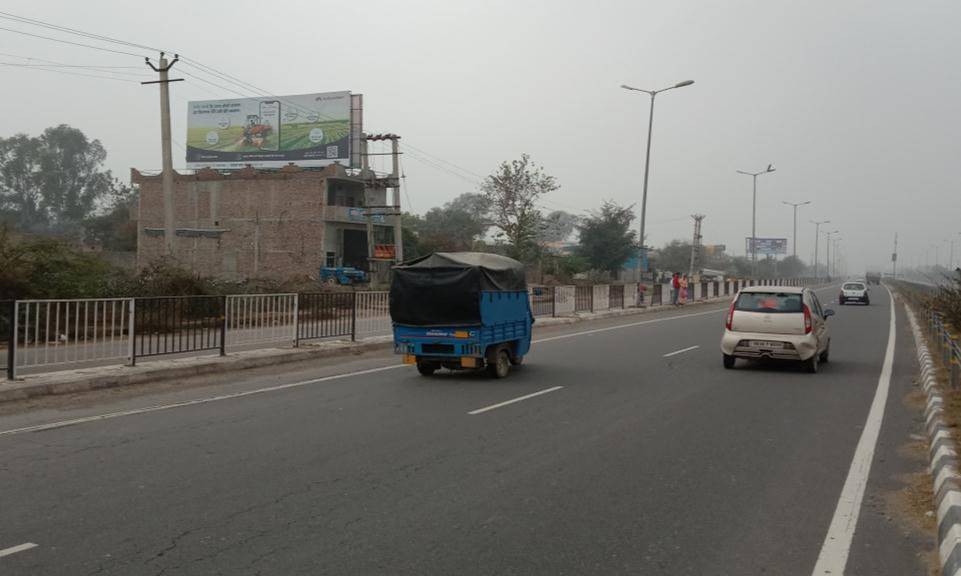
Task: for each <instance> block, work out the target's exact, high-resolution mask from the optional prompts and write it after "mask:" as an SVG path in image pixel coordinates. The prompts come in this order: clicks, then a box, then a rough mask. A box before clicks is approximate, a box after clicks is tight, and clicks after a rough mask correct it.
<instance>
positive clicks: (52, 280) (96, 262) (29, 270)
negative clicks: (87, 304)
mask: <svg viewBox="0 0 961 576" xmlns="http://www.w3.org/2000/svg"><path fill="white" fill-rule="evenodd" d="M122 280H123V272H121V271H120V270H118V269H116V268H114V267H112V266H110V265H109V264H107V263H106V262H104V261H103V260H101V259H100V258H98V257H97V256H96V255H94V254H89V253H85V252H80V251H78V250H75V249H74V248H72V247H71V246H70V245H69V244H67V243H66V242H63V241H61V240H56V239H50V238H27V237H22V238H20V237H18V238H15V237H14V236H13V234H11V233H10V232H9V231H8V230H7V229H6V228H3V229H0V299H4V300H13V299H21V300H23V299H29V298H97V297H105V296H110V295H113V294H112V293H113V292H114V291H115V290H116V287H117V285H118V284H119V283H121V282H122Z"/></svg>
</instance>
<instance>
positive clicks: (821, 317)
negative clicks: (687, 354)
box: [721, 286, 834, 372]
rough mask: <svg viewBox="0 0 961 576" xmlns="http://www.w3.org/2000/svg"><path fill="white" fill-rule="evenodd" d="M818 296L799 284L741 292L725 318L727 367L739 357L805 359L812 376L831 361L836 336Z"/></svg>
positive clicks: (830, 312) (723, 341) (723, 342)
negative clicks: (832, 333) (829, 326)
mask: <svg viewBox="0 0 961 576" xmlns="http://www.w3.org/2000/svg"><path fill="white" fill-rule="evenodd" d="M833 315H834V310H831V309H830V308H827V309H825V308H822V307H821V303H820V302H819V301H818V298H817V295H815V293H814V292H813V291H811V290H808V289H807V288H799V287H796V286H751V287H749V288H745V289H743V290H741V291H740V292H738V293H737V296H735V297H734V301H733V302H731V308H730V310H728V313H727V318H726V319H725V329H724V336H722V337H721V352H722V353H723V354H724V367H725V368H734V363H735V362H736V361H737V359H738V358H773V359H778V360H799V361H801V362H804V363H805V367H806V368H807V370H808V372H817V371H818V367H819V365H820V363H821V362H827V361H828V355H829V354H830V350H831V336H830V334H828V327H827V322H826V321H827V319H828V318H829V317H831V316H833Z"/></svg>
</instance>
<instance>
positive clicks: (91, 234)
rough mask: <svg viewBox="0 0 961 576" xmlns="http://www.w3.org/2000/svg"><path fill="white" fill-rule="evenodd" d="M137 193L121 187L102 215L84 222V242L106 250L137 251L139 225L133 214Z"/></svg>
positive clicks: (127, 187)
mask: <svg viewBox="0 0 961 576" xmlns="http://www.w3.org/2000/svg"><path fill="white" fill-rule="evenodd" d="M136 202H137V193H136V192H134V191H133V190H132V189H131V188H130V187H129V186H125V185H119V186H118V187H117V188H116V190H115V191H114V193H113V194H112V197H111V198H110V200H109V203H108V204H107V205H106V206H105V208H104V209H103V210H102V211H101V212H102V213H101V214H96V215H94V216H90V217H89V218H87V219H86V220H84V221H83V228H84V241H85V242H86V243H88V244H96V245H99V246H101V247H103V248H104V249H106V250H113V251H118V252H132V251H134V250H136V249H137V224H136V222H135V221H134V218H133V214H132V213H131V212H132V210H133V208H134V206H135V205H136Z"/></svg>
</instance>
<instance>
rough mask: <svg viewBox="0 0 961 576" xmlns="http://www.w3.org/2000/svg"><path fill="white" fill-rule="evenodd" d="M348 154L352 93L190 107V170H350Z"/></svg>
mask: <svg viewBox="0 0 961 576" xmlns="http://www.w3.org/2000/svg"><path fill="white" fill-rule="evenodd" d="M350 148H351V94H350V92H326V93H322V94H300V95H295V96H266V97H263V98H237V99H232V100H202V101H194V102H189V103H188V105H187V168H194V169H196V168H204V167H210V168H216V169H233V168H243V167H244V166H246V165H248V164H249V165H251V166H253V167H255V168H280V167H283V166H286V165H287V164H288V163H290V162H293V163H294V164H297V165H298V166H304V167H315V166H326V165H328V164H333V163H334V162H340V163H341V164H343V165H345V166H347V165H349V164H350V161H351V155H350V152H351V150H350Z"/></svg>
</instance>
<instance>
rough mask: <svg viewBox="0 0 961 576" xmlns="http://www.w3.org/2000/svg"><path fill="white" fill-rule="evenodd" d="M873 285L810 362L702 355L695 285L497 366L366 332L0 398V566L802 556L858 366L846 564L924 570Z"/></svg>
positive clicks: (714, 319) (716, 313)
mask: <svg viewBox="0 0 961 576" xmlns="http://www.w3.org/2000/svg"><path fill="white" fill-rule="evenodd" d="M834 291H835V289H833V288H832V289H830V290H826V291H823V292H822V293H821V294H822V301H824V302H829V301H831V299H832V298H831V296H833V295H834ZM872 296H873V303H872V306H870V307H856V306H845V307H837V306H834V307H835V308H836V309H837V312H838V314H837V316H836V317H834V318H831V319H830V320H829V322H830V324H831V329H832V333H833V345H832V351H831V362H830V363H829V364H826V365H823V366H822V371H821V373H819V374H816V375H811V374H807V373H804V372H803V371H801V370H800V369H799V368H797V367H794V366H770V365H749V364H740V363H739V365H738V368H737V369H736V370H733V371H729V370H724V369H723V368H722V366H721V354H720V351H719V349H718V344H719V338H720V335H721V332H722V330H723V326H722V321H723V314H724V311H725V310H726V306H725V307H720V306H716V305H712V306H691V307H688V308H684V309H680V310H677V311H669V312H665V313H661V314H650V315H643V316H635V317H631V318H621V319H616V320H608V321H601V322H592V323H581V324H576V325H571V326H565V327H555V328H550V329H544V330H540V331H538V334H537V336H536V338H537V339H539V340H540V341H538V342H537V343H535V344H534V348H533V349H532V352H531V354H530V355H529V356H528V358H527V362H526V363H525V365H524V366H523V367H522V368H521V369H519V370H517V371H516V372H515V373H513V374H512V375H511V377H510V378H508V379H505V380H490V379H488V378H487V377H485V376H483V375H476V374H447V373H445V374H439V375H437V376H435V377H433V378H425V377H421V376H419V375H418V374H417V372H416V370H414V369H413V368H410V367H403V366H398V360H397V358H396V357H392V356H389V355H387V354H383V353H378V354H368V355H364V356H361V357H358V358H353V359H349V360H347V359H345V360H343V361H341V362H340V363H326V364H318V365H306V366H299V367H291V368H289V369H278V368H276V367H275V368H273V369H271V370H269V371H268V370H261V371H254V372H247V373H242V374H233V375H229V376H224V377H221V378H220V379H219V380H216V381H211V382H207V383H205V384H204V385H203V386H192V387H181V388H177V387H170V386H167V387H164V388H157V389H151V390H141V391H137V392H132V391H124V392H115V393H103V394H94V395H88V396H85V397H81V398H80V399H77V400H75V401H71V402H67V403H65V402H64V400H62V399H61V400H59V401H51V402H50V403H49V404H44V403H39V404H34V405H30V406H28V407H27V408H28V409H24V410H21V411H17V412H11V411H9V410H8V411H7V412H5V413H2V415H0V574H3V575H4V576H12V575H20V574H31V575H34V574H69V575H82V574H116V575H142V574H143V575H161V574H166V575H179V574H191V575H192V574H197V575H201V574H203V575H209V574H227V575H243V574H265V575H268V574H269V575H297V574H304V575H318V574H363V575H366V574H390V575H408V574H410V575H415V574H416V575H422V574H445V575H446V574H458V575H462V574H478V575H480V574H485V575H486V574H499V575H508V574H551V575H560V574H572V575H574V574H604V575H608V574H698V575H701V574H804V575H807V574H812V571H813V570H814V567H815V564H816V562H817V561H818V557H819V554H820V553H821V550H822V547H823V546H824V543H825V540H826V539H831V540H832V542H835V545H836V543H837V542H841V543H842V544H843V543H844V535H843V534H840V535H839V534H836V533H832V535H831V536H829V529H831V527H832V526H833V524H832V519H834V518H835V514H836V511H839V513H840V512H842V508H844V506H839V499H840V497H841V493H842V488H844V487H845V484H846V480H847V481H848V483H851V481H852V480H851V478H849V470H850V469H851V468H852V461H853V460H856V452H859V453H860V455H861V456H862V457H863V456H864V453H863V451H862V450H861V449H857V446H858V442H859V439H860V438H861V435H862V431H864V430H865V429H866V428H870V427H871V418H869V413H870V412H871V408H872V404H874V405H877V404H878V402H877V401H876V395H877V394H878V391H879V390H882V391H886V392H887V394H885V395H884V397H882V398H880V399H881V400H882V401H883V400H887V402H886V404H884V403H883V402H882V407H883V410H881V414H880V415H883V417H884V418H883V420H882V421H881V427H880V435H879V437H878V440H877V442H876V443H872V445H871V446H870V448H871V450H872V452H871V453H869V454H867V456H868V461H869V462H873V466H872V467H871V471H870V476H868V477H867V478H863V479H861V481H860V483H859V482H858V481H857V480H858V479H857V478H856V476H857V475H856V474H855V475H854V476H855V477H854V484H853V486H854V488H855V489H857V487H858V486H859V485H860V486H862V487H863V488H864V489H863V490H862V491H861V494H862V499H861V504H860V505H859V506H857V507H856V510H857V511H858V512H860V516H859V518H858V519H857V521H856V522H855V523H854V524H855V525H856V530H855V531H854V533H853V540H850V541H848V542H847V544H845V545H843V546H841V548H843V552H844V556H845V560H844V564H845V565H846V570H845V573H847V574H898V575H905V574H926V573H928V572H927V570H928V562H929V560H930V551H931V549H932V548H933V546H934V537H933V535H931V534H930V533H928V532H926V531H924V530H922V529H919V528H918V527H916V526H912V524H911V519H910V518H905V517H901V516H899V515H898V512H897V506H895V505H894V504H892V502H894V500H895V499H896V497H897V495H898V493H899V491H901V490H902V489H903V483H902V479H903V478H904V477H905V475H909V474H911V473H912V472H916V471H918V470H920V469H921V468H923V462H921V461H918V460H916V459H914V457H913V456H911V455H910V454H909V452H910V451H908V450H906V449H905V445H907V444H908V443H910V441H911V437H910V435H911V434H917V433H919V432H920V425H919V420H918V418H919V416H918V413H917V408H916V406H912V405H911V404H910V402H905V401H903V399H904V398H905V397H906V396H907V395H909V393H910V392H911V391H912V390H913V388H912V376H913V374H914V371H915V369H916V366H915V365H914V363H913V353H912V348H911V347H912V346H913V344H912V342H911V340H910V336H909V331H908V328H907V322H906V320H905V319H904V317H903V314H902V312H901V311H899V312H898V322H897V330H896V335H897V347H896V349H895V354H894V357H893V374H892V377H891V379H890V390H887V388H886V386H879V382H881V381H883V380H884V379H883V378H880V377H881V376H882V367H883V364H884V359H885V352H886V348H887V345H888V337H889V328H890V326H891V324H890V323H891V317H890V310H891V309H890V304H889V302H890V301H889V298H888V296H887V294H886V293H885V292H884V290H883V289H875V290H874V293H873V294H872ZM515 399H516V401H514V402H510V401H511V400H515ZM878 416H879V415H878V414H877V410H875V413H874V417H875V424H877V423H878V422H877V420H878V418H877V417H878ZM74 419H79V421H76V422H73V423H71V422H70V421H71V420H74ZM66 424H70V425H66ZM46 425H50V426H46ZM855 491H857V490H855ZM842 500H843V499H842ZM834 538H840V539H839V540H834ZM27 544H35V546H33V547H30V546H26V545H27ZM833 573H834V574H839V573H840V571H836V572H833Z"/></svg>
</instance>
